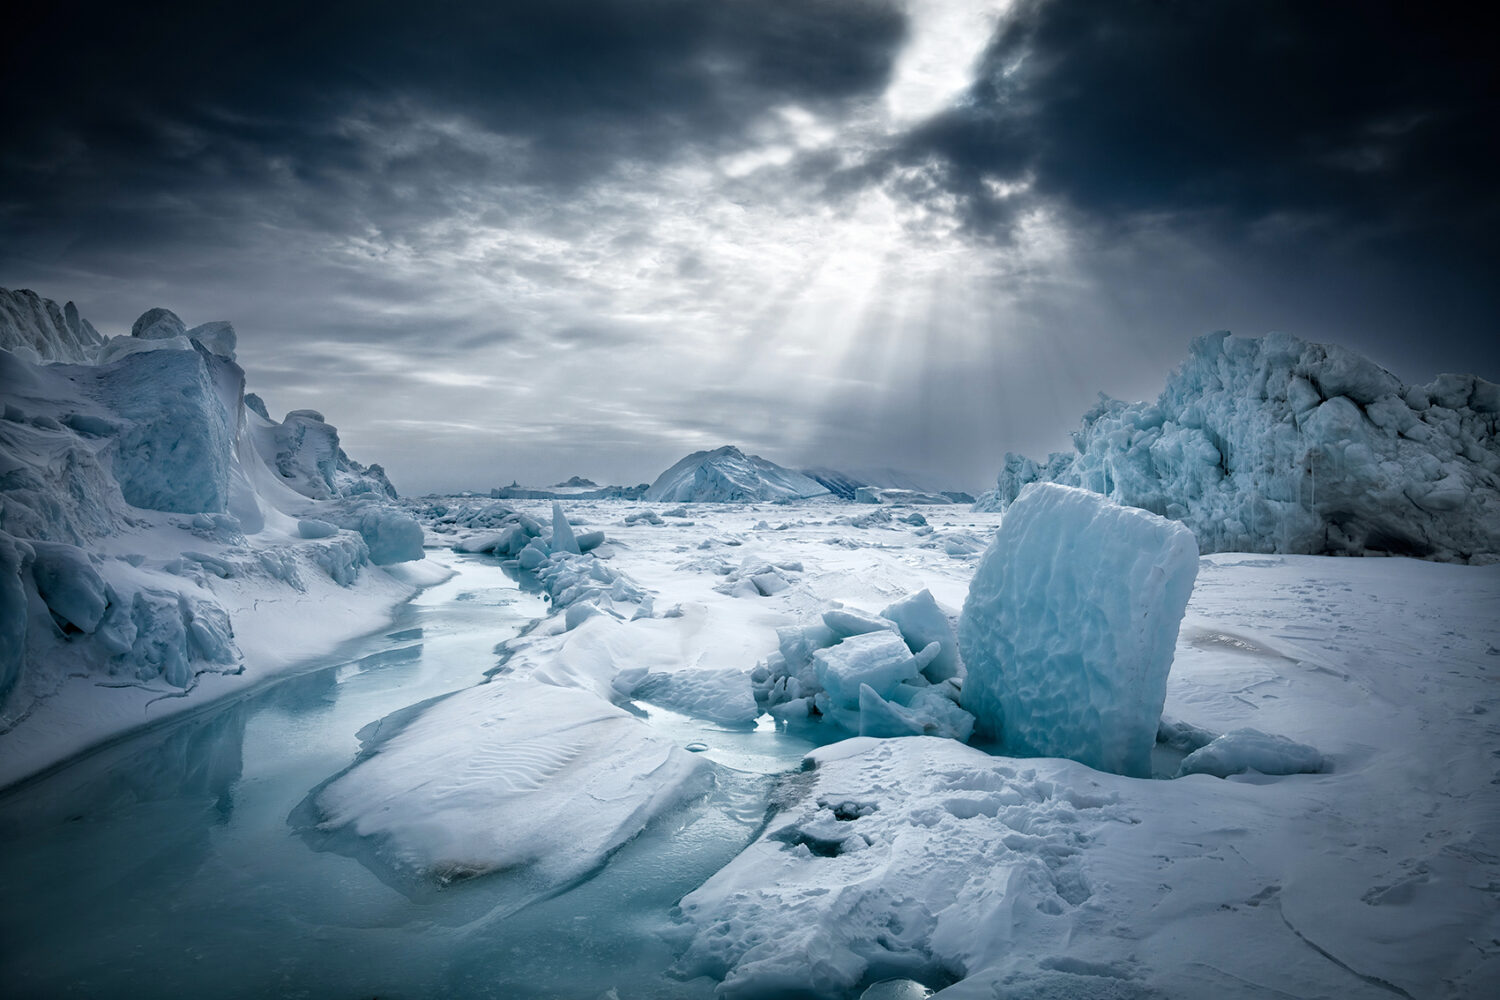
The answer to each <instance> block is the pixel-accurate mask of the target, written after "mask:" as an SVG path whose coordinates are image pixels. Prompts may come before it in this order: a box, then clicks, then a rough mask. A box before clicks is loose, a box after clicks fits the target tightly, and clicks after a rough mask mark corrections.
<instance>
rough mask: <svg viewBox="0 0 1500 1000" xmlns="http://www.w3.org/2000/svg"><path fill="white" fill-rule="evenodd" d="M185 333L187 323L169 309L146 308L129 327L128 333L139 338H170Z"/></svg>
mask: <svg viewBox="0 0 1500 1000" xmlns="http://www.w3.org/2000/svg"><path fill="white" fill-rule="evenodd" d="M186 333H187V325H186V324H185V323H183V322H182V320H181V319H179V318H178V317H177V314H176V313H174V312H173V311H172V310H170V309H162V308H160V307H158V308H156V309H147V310H146V311H145V312H143V313H141V315H140V317H139V318H138V319H137V320H136V321H135V324H134V325H133V326H131V328H130V335H131V336H132V337H138V338H140V339H141V340H170V339H172V338H173V337H181V336H183V335H184V334H186Z"/></svg>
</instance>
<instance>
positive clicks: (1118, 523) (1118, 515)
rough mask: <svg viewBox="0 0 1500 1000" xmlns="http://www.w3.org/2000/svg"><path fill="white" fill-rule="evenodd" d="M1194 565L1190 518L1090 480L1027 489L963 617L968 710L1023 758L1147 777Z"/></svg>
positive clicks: (984, 731)
mask: <svg viewBox="0 0 1500 1000" xmlns="http://www.w3.org/2000/svg"><path fill="white" fill-rule="evenodd" d="M1197 574H1198V546H1197V543H1196V541H1195V540H1194V538H1193V533H1192V532H1191V531H1189V530H1188V529H1187V528H1186V527H1184V526H1183V525H1181V524H1177V523H1175V522H1172V521H1168V520H1166V519H1165V518H1161V517H1157V516H1156V515H1154V514H1151V513H1148V512H1147V511H1143V510H1139V509H1137V508H1133V507H1124V506H1121V505H1120V504H1117V503H1114V502H1112V501H1110V500H1108V499H1106V498H1105V497H1102V496H1100V495H1099V494H1097V493H1091V492H1089V491H1087V490H1080V489H1074V488H1072V487H1067V486H1057V485H1054V484H1034V485H1031V486H1028V487H1026V489H1024V490H1023V491H1022V492H1021V495H1020V497H1019V498H1018V499H1017V500H1016V502H1015V503H1014V504H1013V505H1011V508H1010V510H1009V512H1008V513H1007V514H1006V516H1005V520H1004V521H1003V522H1002V523H1001V525H1000V530H999V531H998V532H997V533H996V535H995V539H994V542H993V543H992V544H991V545H990V547H989V549H988V550H987V551H986V552H985V554H984V556H983V558H982V559H981V560H980V563H979V568H978V569H977V570H976V572H975V574H974V580H973V583H972V584H970V587H969V597H968V600H967V601H965V602H964V609H963V615H962V617H961V619H960V622H959V633H958V638H959V646H960V648H961V649H962V651H963V660H964V665H965V667H966V668H967V670H968V675H967V677H966V678H965V680H964V690H963V707H964V708H966V709H968V710H969V711H970V712H972V713H973V714H974V715H975V717H976V718H977V719H978V730H979V733H980V735H981V736H983V737H987V738H990V739H999V740H1000V741H1002V742H1003V744H1004V746H1005V747H1006V748H1007V749H1008V750H1010V751H1012V752H1014V753H1017V754H1023V755H1032V756H1046V757H1068V758H1071V759H1073V760H1077V761H1080V762H1082V763H1084V764H1088V765H1089V766H1091V767H1094V768H1098V769H1099V770H1103V771H1113V772H1115V773H1119V774H1126V775H1132V776H1137V777H1145V776H1148V775H1149V774H1150V770H1151V748H1152V745H1153V744H1154V743H1155V741H1156V732H1157V724H1158V721H1159V720H1160V718H1161V709H1162V703H1163V702H1164V701H1165V699H1166V689H1167V672H1168V671H1169V670H1170V669H1171V666H1172V653H1173V649H1174V647H1175V645H1176V642H1177V630H1178V626H1179V624H1180V623H1181V621H1182V615H1183V612H1184V611H1185V610H1186V608H1187V602H1188V597H1189V596H1190V595H1191V593H1192V590H1193V581H1194V579H1195V578H1196V577H1197Z"/></svg>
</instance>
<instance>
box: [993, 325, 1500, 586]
mask: <svg viewBox="0 0 1500 1000" xmlns="http://www.w3.org/2000/svg"><path fill="white" fill-rule="evenodd" d="M1497 434H1500V386H1497V385H1496V384H1495V383H1493V382H1488V381H1486V380H1484V379H1482V378H1477V377H1475V376H1473V375H1440V376H1438V378H1437V379H1436V380H1434V381H1433V382H1431V383H1429V384H1428V385H1425V386H1407V385H1403V384H1402V383H1401V382H1400V381H1399V380H1398V379H1397V378H1396V377H1395V376H1394V375H1392V374H1391V373H1390V372H1388V371H1386V370H1385V369H1383V368H1381V367H1379V366H1378V365H1376V364H1375V363H1374V362H1372V361H1370V360H1368V359H1367V358H1364V357H1362V356H1360V355H1359V354H1356V353H1355V352H1353V351H1350V350H1348V349H1346V348H1342V347H1339V346H1337V345H1324V344H1310V343H1306V342H1304V341H1301V340H1298V339H1297V338H1295V337H1290V336H1286V335H1284V334H1271V335H1270V336H1267V337H1262V338H1249V337H1234V336H1231V335H1230V334H1228V333H1216V334H1211V335H1209V336H1206V337H1200V338H1198V339H1197V340H1196V341H1194V342H1193V345H1192V349H1191V351H1190V353H1189V355H1188V358H1187V360H1186V361H1184V362H1183V364H1182V365H1181V366H1180V367H1179V368H1178V369H1177V370H1176V371H1174V372H1173V373H1172V375H1171V377H1170V378H1169V379H1168V380H1167V386H1166V389H1165V390H1164V391H1163V392H1162V394H1161V396H1160V398H1159V399H1157V400H1156V402H1154V403H1145V402H1140V403H1123V402H1120V401H1119V400H1114V399H1109V398H1106V397H1101V399H1100V402H1099V404H1098V405H1097V406H1095V407H1094V408H1093V409H1092V410H1090V411H1089V412H1088V413H1087V414H1085V415H1084V418H1083V426H1082V428H1080V429H1079V430H1078V431H1076V432H1074V434H1073V441H1074V445H1075V452H1074V453H1072V454H1067V453H1062V452H1058V453H1054V454H1053V455H1051V456H1049V457H1048V459H1047V460H1046V462H1045V463H1037V462H1034V461H1032V460H1031V459H1028V458H1024V457H1022V456H1020V455H1014V454H1012V455H1007V456H1006V461H1005V466H1004V468H1003V469H1002V470H1001V472H1000V476H999V479H998V482H997V485H996V488H995V489H994V490H993V491H991V492H990V493H987V494H985V495H984V496H983V497H981V498H980V501H979V504H978V505H977V508H978V509H983V510H1004V509H1005V508H1007V507H1008V506H1009V505H1010V504H1011V503H1012V502H1013V501H1014V500H1015V499H1016V497H1017V496H1018V495H1019V494H1020V491H1021V489H1022V488H1023V487H1024V486H1025V485H1026V484H1027V483H1031V482H1038V481H1040V482H1056V483H1063V484H1065V485H1069V486H1078V487H1082V488H1084V489H1088V490H1092V491H1094V492H1096V493H1102V494H1105V495H1107V496H1109V497H1111V498H1112V499H1114V500H1117V501H1119V502H1120V503H1123V504H1127V505H1129V506H1132V507H1140V508H1143V509H1145V510H1149V511H1153V512H1155V513H1157V514H1161V515H1163V516H1166V517H1169V518H1172V519H1173V520H1178V521H1182V522H1183V523H1184V524H1186V525H1187V526H1188V527H1190V528H1191V529H1192V530H1193V533H1194V534H1195V535H1196V536H1197V537H1198V544H1199V547H1200V548H1201V549H1202V550H1203V551H1205V552H1222V551H1249V552H1286V553H1304V554H1313V555H1318V554H1363V553H1367V552H1375V553H1388V554H1391V555H1408V556H1418V557H1422V558H1429V559H1438V560H1444V561H1456V562H1475V563H1487V562H1494V561H1496V560H1497V559H1500V437H1497Z"/></svg>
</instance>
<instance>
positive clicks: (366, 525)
mask: <svg viewBox="0 0 1500 1000" xmlns="http://www.w3.org/2000/svg"><path fill="white" fill-rule="evenodd" d="M339 521H340V523H341V524H342V525H343V527H345V528H349V529H352V530H354V531H357V532H359V533H360V535H361V537H363V538H364V540H365V544H366V545H368V546H369V548H370V562H372V563H374V564H375V565H377V566H389V565H390V564H392V563H399V562H411V561H413V560H416V559H421V558H423V552H422V526H421V525H420V524H418V523H417V519H416V518H414V517H412V516H411V515H410V514H408V513H407V512H406V511H404V510H397V509H395V508H394V507H387V506H384V505H383V504H379V503H364V504H360V505H358V506H356V507H355V508H354V510H353V511H352V512H351V513H348V514H345V515H342V516H341V517H339Z"/></svg>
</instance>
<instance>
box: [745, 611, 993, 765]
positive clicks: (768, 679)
mask: <svg viewBox="0 0 1500 1000" xmlns="http://www.w3.org/2000/svg"><path fill="white" fill-rule="evenodd" d="M776 634H777V638H778V649H777V652H775V653H773V654H772V655H771V656H770V657H768V658H767V659H766V660H764V661H762V662H760V663H758V664H756V667H755V670H754V671H753V672H752V674H751V679H752V680H753V681H754V683H755V698H756V701H757V703H758V704H760V705H761V706H762V707H763V708H764V709H765V710H766V711H768V712H770V713H771V714H772V715H774V716H776V717H777V718H781V719H798V718H805V717H807V716H809V715H818V716H822V717H823V718H824V719H825V720H826V721H829V722H832V723H834V724H836V725H839V726H842V727H843V728H844V729H847V730H849V731H850V732H854V733H859V734H861V735H864V736H915V735H931V736H946V737H950V738H952V739H957V740H967V739H968V738H969V736H970V735H971V734H972V732H973V729H974V717H973V715H971V714H970V713H969V712H966V711H964V710H963V709H962V708H960V707H959V705H958V698H959V685H958V681H959V679H960V678H961V677H962V676H963V665H962V663H961V661H960V660H959V655H958V642H957V640H956V638H955V636H954V631H953V626H952V623H951V622H950V620H949V618H948V616H947V614H946V613H945V612H943V611H942V609H941V608H939V607H938V605H937V602H936V601H935V600H933V597H932V594H931V593H929V592H928V591H926V590H923V591H920V592H918V593H916V594H913V595H911V596H910V597H907V598H904V599H902V600H900V601H897V602H896V603H894V604H892V605H891V606H889V607H888V608H886V609H885V610H884V611H883V612H881V613H880V614H879V615H873V614H869V613H867V612H863V611H859V610H857V609H854V608H832V609H830V610H828V611H825V612H824V613H823V615H822V618H821V620H820V621H818V622H817V623H814V624H811V625H803V626H785V627H782V628H779V629H777V630H776Z"/></svg>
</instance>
